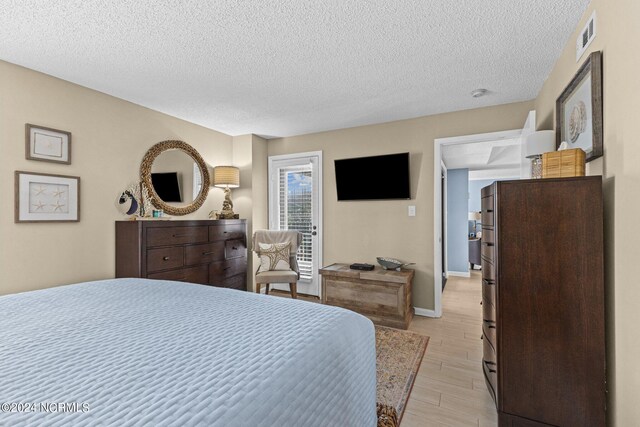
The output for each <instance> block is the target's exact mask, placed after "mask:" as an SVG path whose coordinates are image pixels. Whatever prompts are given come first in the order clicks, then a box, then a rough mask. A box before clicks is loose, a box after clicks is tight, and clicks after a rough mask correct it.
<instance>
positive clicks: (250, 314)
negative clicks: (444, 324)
mask: <svg viewBox="0 0 640 427" xmlns="http://www.w3.org/2000/svg"><path fill="white" fill-rule="evenodd" d="M0 316H1V317H0V404H2V405H1V406H2V411H1V412H0V425H3V426H4V425H7V426H20V425H38V426H70V425H74V426H75V425H77V426H84V425H87V426H89V425H91V426H98V425H102V426H111V425H114V426H134V425H135V426H196V425H198V426H199V425H203V426H375V425H376V402H375V399H376V377H375V374H376V372H375V363H376V360H375V357H376V356H375V332H374V328H373V324H372V323H371V322H370V321H369V320H368V319H366V318H365V317H363V316H360V315H358V314H356V313H354V312H351V311H347V310H343V309H340V308H337V307H330V306H324V305H321V304H315V303H311V302H304V301H299V300H290V299H285V298H278V297H272V296H265V295H258V294H253V293H248V292H241V291H235V290H230V289H219V288H214V287H209V286H203V285H193V284H186V283H178V282H169V281H157V280H153V281H152V280H144V279H116V280H105V281H97V282H86V283H80V284H76V285H69V286H62V287H58V288H51V289H45V290H40V291H34V292H26V293H22V294H15V295H8V296H4V297H0Z"/></svg>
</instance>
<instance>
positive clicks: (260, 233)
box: [251, 230, 302, 299]
mask: <svg viewBox="0 0 640 427" xmlns="http://www.w3.org/2000/svg"><path fill="white" fill-rule="evenodd" d="M261 243H262V244H265V245H274V244H277V243H284V244H286V243H289V259H288V263H289V269H288V270H284V269H276V270H271V269H269V270H268V271H261V266H262V267H263V268H262V270H264V269H265V267H264V266H265V263H264V262H263V261H267V262H268V261H269V259H266V260H265V259H264V257H268V258H269V257H270V261H271V264H272V265H276V264H278V262H277V258H278V257H279V256H281V254H279V253H278V251H277V250H275V249H271V250H269V251H265V250H263V249H261V247H260V244H261ZM301 244H302V233H301V232H299V231H296V230H256V231H255V232H254V233H253V238H252V245H251V246H252V248H253V251H254V252H256V253H257V254H258V256H259V257H260V259H261V263H260V265H259V266H258V268H257V269H256V292H257V293H260V291H261V288H262V285H263V284H265V285H267V287H266V293H267V295H268V294H269V285H271V284H272V283H288V284H289V290H290V291H291V298H294V299H295V298H297V297H298V290H297V286H298V279H299V278H300V270H299V268H298V261H297V258H296V257H297V255H298V248H299V247H300V245H301ZM274 260H275V262H274Z"/></svg>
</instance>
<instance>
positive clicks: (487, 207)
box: [481, 196, 494, 226]
mask: <svg viewBox="0 0 640 427" xmlns="http://www.w3.org/2000/svg"><path fill="white" fill-rule="evenodd" d="M493 209H494V208H493V196H488V197H483V198H482V213H481V216H482V219H481V222H482V225H483V226H485V225H488V226H493V225H494V221H493V214H494V212H493Z"/></svg>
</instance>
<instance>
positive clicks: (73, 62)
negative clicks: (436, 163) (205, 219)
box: [0, 0, 589, 137]
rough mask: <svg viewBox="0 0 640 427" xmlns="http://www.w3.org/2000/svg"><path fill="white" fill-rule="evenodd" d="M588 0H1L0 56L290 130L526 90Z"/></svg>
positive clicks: (157, 104)
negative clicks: (480, 92) (475, 94)
mask: <svg viewBox="0 0 640 427" xmlns="http://www.w3.org/2000/svg"><path fill="white" fill-rule="evenodd" d="M588 3H589V1H588V0H538V1H532V0H484V1H478V0H449V1H444V0H396V1H393V0H313V1H307V0H290V1H282V0H280V1H275V0H245V1H242V0H227V1H222V0H217V1H205V0H200V1H195V0H182V1H172V0H156V1H151V0H110V1H105V0H76V1H71V0H66V1H52V0H0V59H3V60H6V61H8V62H12V63H15V64H19V65H23V66H25V67H28V68H32V69H35V70H38V71H42V72H44V73H47V74H51V75H53V76H56V77H60V78H62V79H65V80H69V81H72V82H74V83H78V84H80V85H83V86H87V87H90V88H93V89H96V90H99V91H102V92H105V93H108V94H110V95H114V96H117V97H119V98H123V99H126V100H129V101H131V102H135V103H137V104H141V105H144V106H146V107H149V108H153V109H155V110H159V111H162V112H164V113H167V114H171V115H173V116H176V117H180V118H183V119H185V120H188V121H191V122H194V123H198V124H201V125H203V126H206V127H209V128H213V129H216V130H219V131H222V132H225V133H228V134H231V135H238V134H246V133H255V134H260V135H264V136H268V137H269V136H288V135H296V134H303V133H309V132H316V131H322V130H328V129H337V128H344V127H352V126H358V125H364V124H371V123H380V122H386V121H391V120H398V119H405V118H411V117H417V116H422V115H428V114H435V113H441V112H447V111H455V110H462V109H469V108H476V107H482V106H488V105H496V104H503V103H508V102H515V101H522V100H529V99H532V98H534V97H535V96H536V95H537V93H538V91H539V90H540V88H541V86H542V83H543V82H544V80H545V78H546V77H547V75H548V74H549V73H550V71H551V68H552V66H553V64H554V63H555V61H556V59H557V57H558V56H559V54H560V52H561V49H562V47H563V46H564V45H565V43H566V42H567V40H568V37H569V35H570V34H571V33H572V31H573V29H574V28H575V26H576V25H577V23H578V20H579V18H580V16H581V15H582V13H583V11H584V10H585V9H586V7H587V5H588ZM480 87H482V88H487V89H488V90H489V91H490V92H489V94H488V95H487V96H486V97H483V98H479V99H474V98H472V97H471V96H470V92H471V91H472V90H473V89H476V88H480Z"/></svg>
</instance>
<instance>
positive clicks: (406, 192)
mask: <svg viewBox="0 0 640 427" xmlns="http://www.w3.org/2000/svg"><path fill="white" fill-rule="evenodd" d="M335 167H336V189H337V190H338V200H339V201H344V200H392V199H404V200H407V199H411V185H410V181H409V153H398V154H387V155H383V156H371V157H357V158H353V159H340V160H335Z"/></svg>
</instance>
